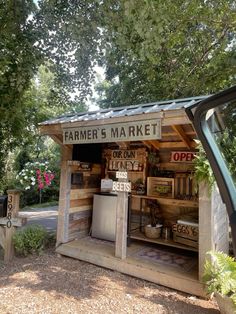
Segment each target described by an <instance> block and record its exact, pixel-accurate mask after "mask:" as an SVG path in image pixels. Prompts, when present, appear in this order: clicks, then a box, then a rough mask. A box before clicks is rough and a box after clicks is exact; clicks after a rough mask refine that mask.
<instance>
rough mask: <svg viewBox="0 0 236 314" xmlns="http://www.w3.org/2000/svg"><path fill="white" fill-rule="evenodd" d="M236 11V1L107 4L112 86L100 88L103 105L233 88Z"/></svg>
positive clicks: (108, 63) (108, 65) (108, 67)
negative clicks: (231, 86)
mask: <svg viewBox="0 0 236 314" xmlns="http://www.w3.org/2000/svg"><path fill="white" fill-rule="evenodd" d="M235 10H236V8H235V1H233V0H231V1H229V0H225V1H224V0H214V1H213V0H208V1H202V0H198V1H183V0H177V1H171V0H167V1H162V2H161V1H155V0H149V1H142V0H138V1H136V0H135V1H134V0H123V1H120V2H119V3H117V2H116V3H114V5H113V7H112V9H111V6H107V12H106V14H105V16H106V17H107V28H106V32H104V33H105V34H106V36H107V39H108V43H109V44H108V45H107V49H106V59H105V64H106V80H107V82H106V84H105V86H104V85H103V86H102V85H101V84H100V85H99V86H98V91H100V96H102V97H100V99H99V101H100V102H99V103H100V105H101V106H102V107H108V106H114V105H118V106H123V105H131V104H134V103H140V102H151V101H155V100H157V99H158V100H160V99H167V98H180V97H186V96H193V95H200V94H211V93H214V92H216V91H219V90H221V89H224V88H226V87H229V86H230V85H232V84H234V83H235V82H236V76H235V68H236V61H235V60H236V49H235V45H236V40H235V39H236V33H235V32H236V22H235V21H236V11H235ZM109 21H110V22H109ZM103 87H104V88H103Z"/></svg>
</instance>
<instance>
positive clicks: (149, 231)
mask: <svg viewBox="0 0 236 314" xmlns="http://www.w3.org/2000/svg"><path fill="white" fill-rule="evenodd" d="M161 228H162V225H156V227H152V226H151V225H146V226H145V227H144V233H145V236H146V237H147V238H150V239H158V238H160V236H161Z"/></svg>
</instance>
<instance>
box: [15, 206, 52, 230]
mask: <svg viewBox="0 0 236 314" xmlns="http://www.w3.org/2000/svg"><path fill="white" fill-rule="evenodd" d="M19 216H20V217H26V218H27V224H39V225H42V226H44V227H45V228H46V229H47V230H48V231H50V232H54V231H56V228H57V216H58V207H57V206H52V207H47V208H34V209H32V210H27V211H20V212H19Z"/></svg>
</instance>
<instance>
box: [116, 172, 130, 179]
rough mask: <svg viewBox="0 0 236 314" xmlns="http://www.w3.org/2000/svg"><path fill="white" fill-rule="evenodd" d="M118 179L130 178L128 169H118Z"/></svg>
mask: <svg viewBox="0 0 236 314" xmlns="http://www.w3.org/2000/svg"><path fill="white" fill-rule="evenodd" d="M116 178H117V179H128V172H126V171H117V172H116Z"/></svg>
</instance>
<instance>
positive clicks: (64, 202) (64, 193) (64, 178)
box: [56, 145, 73, 246]
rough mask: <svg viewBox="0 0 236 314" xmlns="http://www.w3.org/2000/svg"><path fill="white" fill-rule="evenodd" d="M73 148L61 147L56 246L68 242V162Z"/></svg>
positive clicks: (69, 181) (69, 172)
mask: <svg viewBox="0 0 236 314" xmlns="http://www.w3.org/2000/svg"><path fill="white" fill-rule="evenodd" d="M72 148H73V147H72V146H68V145H63V146H61V176H60V198H59V209H58V223H57V243H56V246H58V245H60V244H61V243H66V242H67V241H68V234H69V209H70V188H71V167H69V166H68V160H71V159H72Z"/></svg>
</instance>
